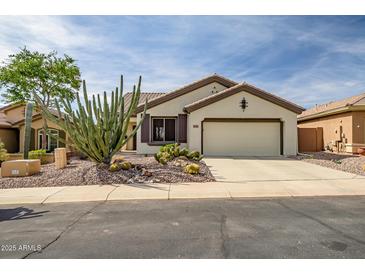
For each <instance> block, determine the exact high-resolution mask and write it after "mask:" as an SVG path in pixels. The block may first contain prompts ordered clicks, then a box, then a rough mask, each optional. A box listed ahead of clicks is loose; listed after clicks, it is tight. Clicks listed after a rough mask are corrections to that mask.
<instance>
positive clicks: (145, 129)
mask: <svg viewBox="0 0 365 274" xmlns="http://www.w3.org/2000/svg"><path fill="white" fill-rule="evenodd" d="M149 141H150V115H149V114H146V115H145V117H144V120H143V122H142V125H141V143H148V142H149Z"/></svg>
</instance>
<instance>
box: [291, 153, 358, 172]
mask: <svg viewBox="0 0 365 274" xmlns="http://www.w3.org/2000/svg"><path fill="white" fill-rule="evenodd" d="M289 158H294V159H297V160H301V161H305V162H308V163H312V164H316V165H320V166H324V167H329V168H333V169H336V170H342V171H345V172H350V173H354V174H358V175H363V176H365V170H364V169H363V167H364V165H365V157H364V156H359V155H353V154H348V153H334V152H325V151H321V152H308V153H306V154H300V155H297V156H290V157H289Z"/></svg>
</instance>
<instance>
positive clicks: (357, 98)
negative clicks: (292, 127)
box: [298, 93, 365, 120]
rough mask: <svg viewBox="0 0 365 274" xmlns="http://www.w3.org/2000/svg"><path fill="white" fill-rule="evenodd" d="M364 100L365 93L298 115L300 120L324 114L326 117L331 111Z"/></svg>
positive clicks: (318, 106) (319, 106) (316, 107)
mask: <svg viewBox="0 0 365 274" xmlns="http://www.w3.org/2000/svg"><path fill="white" fill-rule="evenodd" d="M362 99H365V93H361V94H358V95H355V96H351V97H347V98H345V99H341V100H338V101H333V102H329V103H326V104H322V105H316V106H314V107H312V108H310V109H307V110H305V111H303V112H302V114H300V115H298V119H300V120H305V119H306V118H308V119H309V118H310V117H312V116H318V115H319V116H321V115H322V114H323V115H325V114H327V113H328V112H330V111H335V110H336V109H341V108H345V107H350V106H353V105H354V104H356V103H357V102H359V101H360V100H362Z"/></svg>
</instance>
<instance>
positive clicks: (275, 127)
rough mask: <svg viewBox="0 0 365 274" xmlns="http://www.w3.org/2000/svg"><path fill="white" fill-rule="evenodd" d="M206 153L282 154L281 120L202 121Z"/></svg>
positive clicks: (204, 152)
mask: <svg viewBox="0 0 365 274" xmlns="http://www.w3.org/2000/svg"><path fill="white" fill-rule="evenodd" d="M202 129H203V136H202V137H203V138H202V146H203V154H204V155H206V156H279V155H280V154H282V134H281V131H282V126H281V123H280V121H277V120H274V119H272V120H270V119H263V120H247V121H241V120H224V119H221V120H219V119H216V120H214V119H213V120H206V121H204V122H203V123H202Z"/></svg>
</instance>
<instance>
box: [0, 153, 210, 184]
mask: <svg viewBox="0 0 365 274" xmlns="http://www.w3.org/2000/svg"><path fill="white" fill-rule="evenodd" d="M126 158H127V159H126V160H127V161H130V162H131V163H132V164H133V165H134V167H133V168H131V169H129V170H120V171H116V172H110V171H109V170H108V168H109V167H108V166H100V165H97V164H96V163H93V162H91V161H88V160H71V163H70V164H69V165H67V167H66V168H64V169H56V168H55V165H54V164H47V165H42V167H41V172H40V173H39V174H36V175H33V176H29V177H12V178H0V188H20V187H49V186H72V185H108V184H132V183H178V182H201V183H203V182H212V181H215V179H214V177H213V176H212V174H211V173H210V170H209V168H208V167H207V166H206V164H205V163H204V161H200V162H199V163H198V164H199V165H200V173H199V174H196V175H191V174H187V173H185V172H183V170H182V167H181V166H180V164H181V161H182V160H179V161H176V160H174V161H171V162H169V163H168V164H167V165H161V164H159V163H158V162H156V160H155V159H154V158H153V157H138V156H135V155H133V156H127V157H126ZM190 162H192V161H189V163H190ZM195 163H197V162H195Z"/></svg>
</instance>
